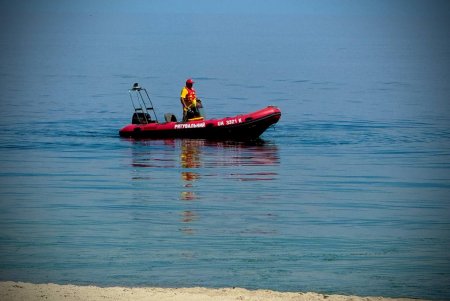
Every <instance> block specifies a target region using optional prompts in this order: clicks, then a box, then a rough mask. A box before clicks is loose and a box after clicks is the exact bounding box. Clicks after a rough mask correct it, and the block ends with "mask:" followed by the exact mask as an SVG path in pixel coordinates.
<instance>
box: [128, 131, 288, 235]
mask: <svg viewBox="0 0 450 301" xmlns="http://www.w3.org/2000/svg"><path fill="white" fill-rule="evenodd" d="M133 143H136V144H137V146H138V147H136V148H133V161H132V166H133V167H135V168H136V170H135V171H136V173H135V175H134V176H133V180H146V181H150V182H152V187H153V188H155V187H157V188H159V189H166V190H167V189H168V187H169V185H176V179H175V182H174V180H173V179H174V178H176V177H174V172H176V173H178V179H180V180H179V181H180V182H179V186H178V194H179V195H178V197H177V198H178V199H179V200H180V201H182V202H183V205H181V207H184V209H185V210H183V211H182V212H181V222H182V224H183V225H182V227H181V229H180V230H181V231H182V232H183V233H185V234H194V233H195V230H194V226H193V225H194V224H195V223H196V222H198V221H199V219H200V217H199V213H198V212H197V211H196V208H198V206H197V205H195V203H196V202H198V201H200V200H203V199H204V200H206V201H207V200H208V199H209V198H214V197H217V192H214V191H212V190H211V189H210V188H209V187H208V186H212V184H213V185H214V186H217V185H219V186H221V185H228V186H229V187H230V188H231V189H233V187H235V188H239V187H236V186H235V185H239V184H238V183H237V182H241V181H242V182H248V181H272V180H275V179H277V178H278V166H279V164H280V159H279V155H278V148H277V146H276V145H274V144H272V143H267V142H265V141H263V140H259V141H257V142H252V143H242V142H224V141H209V140H201V139H171V140H139V141H134V142H133ZM144 168H145V170H142V169H144ZM146 171H149V172H146ZM161 179H165V180H161ZM164 181H166V183H164ZM226 181H233V182H235V183H234V184H233V183H228V184H226ZM236 181H237V182H236ZM158 186H160V187H158ZM170 189H171V190H172V191H176V189H172V188H170ZM166 193H168V192H167V191H166ZM171 198H172V197H171Z"/></svg>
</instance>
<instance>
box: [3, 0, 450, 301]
mask: <svg viewBox="0 0 450 301" xmlns="http://www.w3.org/2000/svg"><path fill="white" fill-rule="evenodd" d="M398 2H399V1H393V2H392V3H397V4H398ZM382 3H385V2H382ZM414 3H416V2H414ZM436 3H441V2H436ZM445 7H447V5H445ZM408 11H411V10H408ZM443 11H444V12H443V13H442V14H436V15H427V14H425V13H423V14H421V13H420V12H417V14H409V15H408V14H398V15H396V14H395V13H393V12H390V13H386V14H370V13H368V14H367V15H364V14H361V13H353V14H352V13H348V14H345V13H342V12H341V13H336V14H333V13H330V12H327V13H323V14H320V13H316V14H314V13H302V12H301V11H298V12H295V11H294V12H292V13H287V14H281V13H279V12H274V13H264V14H252V13H249V12H245V13H242V14H239V13H233V12H227V13H223V14H221V13H208V14H207V13H198V14H194V15H192V14H188V15H186V14H182V13H178V14H177V13H176V14H170V13H167V12H164V13H151V12H148V11H147V12H129V11H128V12H120V11H115V12H111V11H110V12H102V11H92V12H85V11H74V12H70V11H69V12H68V11H56V12H48V11H45V10H42V11H39V10H37V11H24V12H20V13H19V14H6V13H3V15H2V21H1V24H2V25H5V26H6V25H7V27H5V26H2V28H3V29H2V30H1V31H0V47H1V49H2V51H1V56H0V66H1V67H0V83H1V89H0V280H14V281H28V282H34V283H47V282H55V283H72V284H94V285H100V286H112V285H125V286H161V287H191V286H205V287H233V286H236V287H245V288H250V289H256V288H264V289H273V290H280V291H316V292H321V293H327V294H329V293H340V294H356V295H363V296H366V295H377V296H391V297H401V296H403V297H416V298H428V299H436V300H441V299H450V285H449V283H450V252H449V249H450V118H449V113H450V110H449V101H450V68H449V67H450V40H449V39H448V37H449V36H450V31H449V28H450V26H446V25H448V10H446V11H445V10H443ZM446 12H447V13H446ZM4 28H8V30H5V29H4ZM188 77H192V78H193V79H194V80H195V81H196V84H195V88H196V90H197V94H198V96H199V97H200V98H201V99H202V101H203V104H204V106H205V110H206V114H207V117H208V118H220V117H225V116H233V115H236V114H240V113H247V112H251V111H255V110H258V109H260V108H263V107H265V106H267V105H275V106H278V107H279V108H280V109H281V111H282V117H281V120H280V121H279V123H278V124H277V125H275V126H274V127H271V128H269V129H268V130H267V131H266V132H265V133H264V134H263V135H262V137H261V138H262V140H261V141H257V142H252V143H240V142H233V141H206V140H189V139H185V140H170V139H169V140H138V141H135V140H130V139H123V138H120V137H119V136H118V130H119V129H120V128H121V127H122V126H124V125H126V124H127V123H130V121H131V115H132V106H131V102H130V99H129V96H128V89H129V88H130V87H131V86H132V84H133V83H134V82H139V83H140V84H141V86H143V87H145V88H147V89H148V90H149V92H150V96H151V98H152V101H153V103H154V105H155V108H156V113H157V115H158V118H159V119H161V120H162V119H163V114H164V113H167V112H172V113H175V114H176V115H178V119H180V117H181V105H180V103H179V93H180V91H181V88H182V86H183V85H184V81H185V80H186V78H188Z"/></svg>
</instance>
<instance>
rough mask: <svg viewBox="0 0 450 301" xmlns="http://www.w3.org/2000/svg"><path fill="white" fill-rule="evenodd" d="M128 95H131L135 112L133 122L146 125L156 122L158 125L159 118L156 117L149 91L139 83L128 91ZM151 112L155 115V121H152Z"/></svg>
mask: <svg viewBox="0 0 450 301" xmlns="http://www.w3.org/2000/svg"><path fill="white" fill-rule="evenodd" d="M128 93H129V94H130V98H131V103H132V104H133V108H134V112H135V113H134V114H133V119H132V122H133V123H139V124H142V123H144V124H145V123H151V122H155V121H156V123H158V117H157V116H156V112H155V109H154V107H153V103H152V100H151V99H150V96H149V94H148V92H147V89H144V88H142V87H141V86H139V84H138V83H134V84H133V87H132V88H131V89H130V90H128ZM150 112H152V113H153V116H154V117H155V121H152V120H151V117H150Z"/></svg>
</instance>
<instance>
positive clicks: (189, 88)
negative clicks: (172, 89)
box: [180, 78, 201, 121]
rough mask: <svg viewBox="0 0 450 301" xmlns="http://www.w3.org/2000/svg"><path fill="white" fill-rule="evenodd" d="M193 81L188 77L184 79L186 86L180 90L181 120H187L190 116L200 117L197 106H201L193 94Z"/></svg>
mask: <svg viewBox="0 0 450 301" xmlns="http://www.w3.org/2000/svg"><path fill="white" fill-rule="evenodd" d="M193 85H194V81H193V80H192V79H191V78H189V79H188V80H186V86H184V87H183V89H182V90H181V96H180V100H181V104H182V105H183V121H188V120H189V119H191V118H195V117H201V114H200V111H199V108H200V107H201V101H200V99H198V98H197V95H196V94H195V89H194V88H193Z"/></svg>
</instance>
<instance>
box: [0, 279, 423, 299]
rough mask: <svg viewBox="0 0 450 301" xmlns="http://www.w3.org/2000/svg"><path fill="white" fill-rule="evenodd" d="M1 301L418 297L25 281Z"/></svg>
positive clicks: (2, 288) (1, 291)
mask: <svg viewBox="0 0 450 301" xmlns="http://www.w3.org/2000/svg"><path fill="white" fill-rule="evenodd" d="M0 300H2V301H16V300H17V301H19V300H23V301H29V300H30V301H32V300H47V301H52V300H55V301H56V300H58V301H59V300H70V301H72V300H83V301H91V300H114V301H125V300H127V301H131V300H133V301H134V300H155V301H156V300H158V301H166V300H167V301H168V300H171V301H172V300H173V301H205V300H212V301H232V300H233V301H235V300H252V301H253V300H255V301H269V300H270V301H277V300H296V301H306V300H308V301H309V300H311V301H324V300H326V301H344V300H352V301H363V300H364V301H375V300H377V301H389V300H404V301H406V300H416V301H417V300H418V299H407V298H384V297H358V296H342V295H323V294H317V293H300V292H298V293H293V292H290V293H288V292H276V291H269V290H247V289H242V288H222V289H209V288H202V287H194V288H156V287H146V288H144V287H138V288H129V287H96V286H76V285H58V284H31V283H23V282H10V281H7V282H0Z"/></svg>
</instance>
